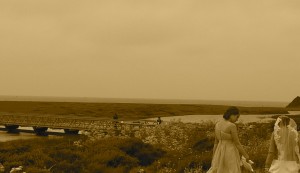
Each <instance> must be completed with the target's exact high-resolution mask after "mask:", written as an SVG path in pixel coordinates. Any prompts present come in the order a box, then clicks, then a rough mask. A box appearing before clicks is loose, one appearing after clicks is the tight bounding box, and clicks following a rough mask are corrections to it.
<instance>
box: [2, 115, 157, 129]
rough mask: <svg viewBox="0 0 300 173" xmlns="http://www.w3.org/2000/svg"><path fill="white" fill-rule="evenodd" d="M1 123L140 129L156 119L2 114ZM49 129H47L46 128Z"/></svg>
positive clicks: (154, 123)
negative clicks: (123, 119)
mask: <svg viewBox="0 0 300 173" xmlns="http://www.w3.org/2000/svg"><path fill="white" fill-rule="evenodd" d="M0 125H4V126H6V128H9V127H12V128H18V127H19V126H24V127H34V128H36V129H37V128H52V129H65V130H66V129H67V130H138V129H139V128H140V127H142V126H147V127H153V126H155V125H156V122H155V121H149V120H141V121H125V122H124V121H116V120H113V119H107V118H95V117H79V116H59V115H40V116H37V115H34V116H29V115H11V114H3V115H0ZM46 130H47V129H46Z"/></svg>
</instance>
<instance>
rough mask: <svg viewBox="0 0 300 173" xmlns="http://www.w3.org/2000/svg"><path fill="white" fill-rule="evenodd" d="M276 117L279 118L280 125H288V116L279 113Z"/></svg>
mask: <svg viewBox="0 0 300 173" xmlns="http://www.w3.org/2000/svg"><path fill="white" fill-rule="evenodd" d="M278 118H280V119H281V122H280V123H281V125H283V126H288V125H289V123H290V118H289V117H288V116H285V115H280V116H279V117H278Z"/></svg>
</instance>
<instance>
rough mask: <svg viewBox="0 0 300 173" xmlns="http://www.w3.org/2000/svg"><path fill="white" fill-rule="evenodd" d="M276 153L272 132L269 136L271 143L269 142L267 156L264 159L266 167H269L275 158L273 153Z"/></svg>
mask: <svg viewBox="0 0 300 173" xmlns="http://www.w3.org/2000/svg"><path fill="white" fill-rule="evenodd" d="M276 153H277V149H276V144H275V140H274V133H272V136H271V144H270V148H269V152H268V156H267V160H266V165H265V167H266V168H270V166H271V163H272V161H273V160H274V158H275V154H276Z"/></svg>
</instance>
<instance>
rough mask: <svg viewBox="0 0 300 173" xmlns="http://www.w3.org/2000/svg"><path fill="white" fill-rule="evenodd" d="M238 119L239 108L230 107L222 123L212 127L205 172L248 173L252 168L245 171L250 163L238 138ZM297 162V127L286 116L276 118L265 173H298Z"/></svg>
mask: <svg viewBox="0 0 300 173" xmlns="http://www.w3.org/2000/svg"><path fill="white" fill-rule="evenodd" d="M239 117H240V113H239V109H238V108H237V107H229V108H228V109H227V110H226V112H225V113H224V115H223V120H221V121H219V122H218V123H217V124H216V125H215V143H214V148H213V159H212V162H211V168H210V169H209V170H208V172H207V173H242V172H244V170H245V172H247V171H250V172H251V169H248V170H247V169H244V168H249V167H250V168H251V160H250V158H249V155H248V154H247V152H246V151H245V150H244V148H243V146H242V145H241V143H240V141H239V138H238V130H237V126H236V124H235V122H236V121H238V119H239ZM240 155H241V156H242V157H240ZM241 158H242V159H241ZM243 159H244V162H243ZM299 161H300V154H299V137H298V132H297V124H296V122H295V121H294V120H293V119H291V118H289V117H287V116H284V115H282V116H279V117H278V118H277V120H276V122H275V125H274V131H273V133H272V135H271V143H270V146H269V151H268V156H267V159H266V163H265V172H268V173H298V172H299V169H300V163H299ZM252 171H253V170H252Z"/></svg>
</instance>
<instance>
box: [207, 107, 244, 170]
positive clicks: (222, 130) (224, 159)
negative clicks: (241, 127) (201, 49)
mask: <svg viewBox="0 0 300 173" xmlns="http://www.w3.org/2000/svg"><path fill="white" fill-rule="evenodd" d="M239 116H240V114H239V110H238V109H237V108H236V107H230V108H228V110H227V111H226V112H225V113H224V115H223V118H224V119H223V120H222V121H220V122H218V123H217V124H216V126H215V135H216V137H215V145H214V149H213V159H212V163H211V168H210V169H209V170H208V172H207V173H241V158H240V154H242V155H243V156H244V157H245V158H246V159H247V160H248V159H249V156H248V154H247V153H246V152H245V150H244V149H243V147H242V145H241V143H240V141H239V138H238V132H237V127H236V125H235V124H234V123H235V122H236V121H237V120H238V119H239Z"/></svg>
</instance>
